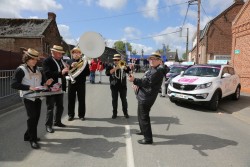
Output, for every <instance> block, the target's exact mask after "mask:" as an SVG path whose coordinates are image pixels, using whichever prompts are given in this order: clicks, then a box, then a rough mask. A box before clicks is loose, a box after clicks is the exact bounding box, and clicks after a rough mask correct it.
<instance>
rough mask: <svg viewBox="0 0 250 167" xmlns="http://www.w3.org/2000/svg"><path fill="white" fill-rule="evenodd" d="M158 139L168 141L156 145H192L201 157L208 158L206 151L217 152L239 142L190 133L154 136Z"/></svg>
mask: <svg viewBox="0 0 250 167" xmlns="http://www.w3.org/2000/svg"><path fill="white" fill-rule="evenodd" d="M154 137H156V138H161V139H166V140H167V141H162V142H155V143H154V144H155V145H190V146H193V148H192V149H194V150H197V151H198V152H199V153H200V155H202V156H208V154H207V153H206V152H204V151H205V150H215V149H219V148H223V147H227V146H236V145H238V143H237V142H235V141H233V140H228V139H222V138H219V137H215V136H211V135H207V134H196V133H189V134H183V135H154Z"/></svg>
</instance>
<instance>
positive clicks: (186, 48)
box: [186, 28, 189, 60]
mask: <svg viewBox="0 0 250 167" xmlns="http://www.w3.org/2000/svg"><path fill="white" fill-rule="evenodd" d="M188 31H189V29H188V28H187V42H186V60H187V58H188V34H189V32H188Z"/></svg>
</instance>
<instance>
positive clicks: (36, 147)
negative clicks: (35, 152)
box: [30, 141, 40, 149]
mask: <svg viewBox="0 0 250 167" xmlns="http://www.w3.org/2000/svg"><path fill="white" fill-rule="evenodd" d="M30 145H31V147H32V148H34V149H39V148H40V146H39V144H38V143H37V142H35V141H30Z"/></svg>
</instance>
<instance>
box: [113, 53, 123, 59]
mask: <svg viewBox="0 0 250 167" xmlns="http://www.w3.org/2000/svg"><path fill="white" fill-rule="evenodd" d="M115 59H119V60H120V59H121V55H120V54H114V58H113V60H115Z"/></svg>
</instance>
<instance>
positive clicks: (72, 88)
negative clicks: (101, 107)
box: [68, 47, 90, 121]
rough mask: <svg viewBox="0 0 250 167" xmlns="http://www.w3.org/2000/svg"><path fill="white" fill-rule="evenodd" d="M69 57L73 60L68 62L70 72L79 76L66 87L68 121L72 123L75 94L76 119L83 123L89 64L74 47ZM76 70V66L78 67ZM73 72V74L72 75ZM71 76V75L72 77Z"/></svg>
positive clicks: (78, 49)
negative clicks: (76, 104) (76, 103)
mask: <svg viewBox="0 0 250 167" xmlns="http://www.w3.org/2000/svg"><path fill="white" fill-rule="evenodd" d="M71 56H72V58H73V59H71V60H69V61H68V64H69V65H70V70H74V69H75V70H76V71H72V73H73V74H76V72H79V74H78V75H77V76H76V77H75V78H74V81H75V82H74V83H73V82H72V81H71V80H69V85H68V86H69V87H68V116H69V118H68V121H73V120H74V116H75V100H76V94H77V99H78V117H79V118H80V119H81V120H82V121H84V120H85V110H86V106H85V93H86V84H85V82H86V76H88V75H89V74H90V71H89V64H88V61H87V59H82V52H81V50H80V48H78V47H75V48H73V49H72V50H71ZM78 65H79V67H78V68H76V66H78ZM72 68H73V69H72ZM74 72H75V73H74ZM73 74H72V75H73Z"/></svg>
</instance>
